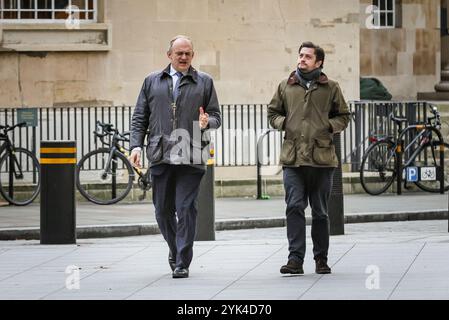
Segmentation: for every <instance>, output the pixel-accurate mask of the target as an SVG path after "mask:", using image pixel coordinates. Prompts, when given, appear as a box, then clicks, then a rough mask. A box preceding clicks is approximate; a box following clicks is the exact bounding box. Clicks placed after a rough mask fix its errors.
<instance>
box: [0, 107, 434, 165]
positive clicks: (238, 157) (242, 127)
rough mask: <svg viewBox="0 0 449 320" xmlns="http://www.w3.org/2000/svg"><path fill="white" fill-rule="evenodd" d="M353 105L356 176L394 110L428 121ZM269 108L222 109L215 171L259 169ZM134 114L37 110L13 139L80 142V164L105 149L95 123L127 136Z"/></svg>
mask: <svg viewBox="0 0 449 320" xmlns="http://www.w3.org/2000/svg"><path fill="white" fill-rule="evenodd" d="M349 105H350V109H351V112H352V114H353V117H352V119H351V121H350V123H349V126H348V128H347V129H346V130H345V132H344V133H343V134H342V135H341V136H342V163H343V164H351V168H352V171H357V170H358V168H359V166H360V162H361V159H362V156H363V151H364V150H365V149H366V148H367V147H368V145H369V137H370V135H373V134H379V135H390V134H392V135H394V134H395V131H396V128H395V127H394V124H392V123H391V121H389V120H388V114H389V113H390V112H391V111H392V110H395V112H396V114H397V115H398V116H403V117H407V118H408V119H409V120H410V121H411V122H414V121H422V120H425V119H426V106H427V103H426V102H391V101H388V102H379V101H375V102H374V101H355V102H350V103H349ZM267 107H268V106H267V105H263V104H252V105H248V104H240V105H222V106H220V108H221V112H222V126H221V128H219V129H218V130H215V131H213V132H212V134H211V136H212V141H214V147H215V162H216V164H217V166H256V165H257V164H258V163H257V162H258V161H257V153H258V151H257V148H258V139H259V137H261V136H262V135H263V134H264V133H265V132H266V130H269V129H270V126H269V123H268V119H267ZM133 111H134V107H130V106H116V107H71V108H39V109H38V126H37V128H23V129H21V130H15V132H13V133H11V136H10V137H11V139H12V141H13V142H14V143H15V144H16V145H18V146H23V147H25V148H27V149H30V150H34V151H35V152H36V146H37V145H39V142H40V141H41V140H76V141H77V145H78V148H77V149H78V154H77V158H78V160H79V159H80V158H81V156H82V155H84V154H86V153H87V152H89V151H91V150H94V149H97V148H99V147H101V146H102V143H101V142H100V141H99V140H98V139H95V137H94V135H93V134H92V132H93V131H94V130H95V123H96V121H97V120H100V121H102V122H108V123H112V124H114V127H115V128H117V129H118V130H120V131H128V130H129V129H130V127H131V118H132V114H133ZM16 114H17V111H16V109H1V108H0V124H9V125H13V124H15V123H16V122H17V119H16ZM282 142H283V133H281V132H272V133H271V134H269V135H268V136H267V137H266V139H264V140H263V142H262V143H261V145H260V146H259V148H260V152H261V153H260V152H259V154H260V157H259V159H261V163H262V165H264V166H276V165H278V163H279V154H280V149H281V146H282ZM127 147H129V146H128V145H125V148H127ZM36 153H37V156H38V157H39V154H38V152H36ZM143 159H144V160H145V157H143Z"/></svg>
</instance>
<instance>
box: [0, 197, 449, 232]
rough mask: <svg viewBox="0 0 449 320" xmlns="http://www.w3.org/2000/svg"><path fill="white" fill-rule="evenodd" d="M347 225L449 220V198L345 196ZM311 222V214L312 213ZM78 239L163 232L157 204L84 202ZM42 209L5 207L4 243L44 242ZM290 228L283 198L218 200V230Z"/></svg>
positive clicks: (1, 217) (1, 215)
mask: <svg viewBox="0 0 449 320" xmlns="http://www.w3.org/2000/svg"><path fill="white" fill-rule="evenodd" d="M344 216H345V217H344V219H345V223H361V222H385V221H407V220H429V219H447V217H448V195H447V194H445V195H440V194H429V193H422V192H419V193H407V194H404V195H401V196H397V195H392V194H385V195H380V196H370V195H366V194H350V195H345V196H344ZM306 220H307V223H308V224H310V221H311V212H310V209H307V210H306ZM76 223H77V237H78V239H83V238H100V237H117V236H134V235H151V234H158V233H159V229H158V227H157V223H156V220H155V217H154V207H153V205H152V204H151V203H149V202H146V203H137V204H136V203H128V204H126V203H123V202H121V203H119V204H116V205H110V206H99V205H94V204H88V203H79V204H77V208H76ZM39 226H40V206H39V205H38V204H33V205H30V206H25V207H14V206H7V207H0V240H16V239H25V240H33V239H34V240H36V239H39ZM283 226H285V202H284V199H283V198H272V199H270V200H256V199H253V198H217V199H216V200H215V229H216V230H233V229H248V228H255V227H257V228H273V227H283Z"/></svg>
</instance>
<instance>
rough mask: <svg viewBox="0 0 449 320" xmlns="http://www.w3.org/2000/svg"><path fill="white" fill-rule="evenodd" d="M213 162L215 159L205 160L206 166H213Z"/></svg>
mask: <svg viewBox="0 0 449 320" xmlns="http://www.w3.org/2000/svg"><path fill="white" fill-rule="evenodd" d="M214 164H215V160H214V159H209V160H207V165H208V166H213V165H214Z"/></svg>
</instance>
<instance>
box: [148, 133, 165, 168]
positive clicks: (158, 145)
mask: <svg viewBox="0 0 449 320" xmlns="http://www.w3.org/2000/svg"><path fill="white" fill-rule="evenodd" d="M162 155H163V150H162V136H156V137H151V138H150V141H149V142H148V146H147V157H148V160H149V161H150V162H158V161H160V160H161V159H162Z"/></svg>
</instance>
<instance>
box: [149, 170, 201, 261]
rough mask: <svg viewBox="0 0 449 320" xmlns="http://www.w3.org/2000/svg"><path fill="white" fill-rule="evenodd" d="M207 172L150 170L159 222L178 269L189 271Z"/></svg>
mask: <svg viewBox="0 0 449 320" xmlns="http://www.w3.org/2000/svg"><path fill="white" fill-rule="evenodd" d="M204 173H205V171H204V170H201V169H198V168H194V167H190V166H184V165H167V164H162V165H157V166H154V167H152V168H151V176H152V179H153V187H152V188H153V204H154V207H155V209H156V220H157V223H158V225H159V229H160V230H161V233H162V235H163V236H164V239H165V241H167V244H168V247H169V249H170V251H171V252H172V255H173V256H174V257H176V267H180V268H188V267H189V266H190V263H191V262H192V257H193V242H194V239H195V231H196V216H197V198H198V192H199V186H200V182H201V178H202V177H203V175H204Z"/></svg>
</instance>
